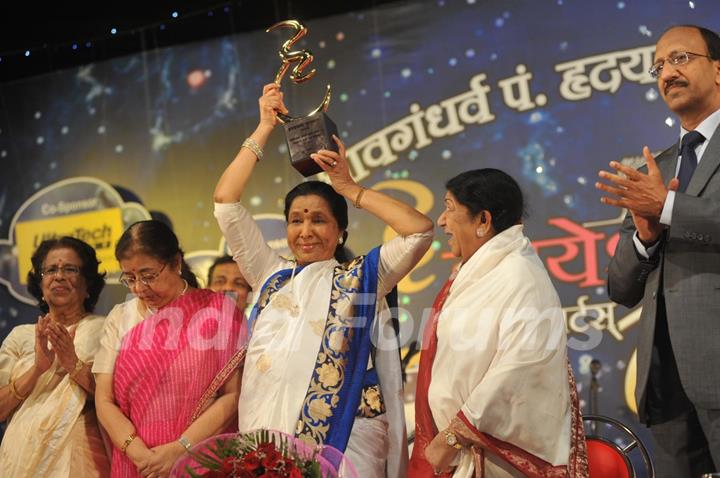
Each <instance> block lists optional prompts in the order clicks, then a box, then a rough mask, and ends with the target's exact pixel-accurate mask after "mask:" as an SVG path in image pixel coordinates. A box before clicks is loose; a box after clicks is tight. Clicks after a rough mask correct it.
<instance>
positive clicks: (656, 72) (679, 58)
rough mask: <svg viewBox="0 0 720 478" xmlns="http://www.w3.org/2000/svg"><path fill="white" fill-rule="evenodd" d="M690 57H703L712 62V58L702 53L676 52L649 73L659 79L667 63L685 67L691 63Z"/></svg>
mask: <svg viewBox="0 0 720 478" xmlns="http://www.w3.org/2000/svg"><path fill="white" fill-rule="evenodd" d="M690 55H692V56H701V57H703V58H709V59H710V60H712V57H710V56H708V55H701V54H700V53H693V52H691V51H675V52H673V53H670V56H668V57H667V58H666V59H663V60H658V61H656V62H655V63H654V64H653V66H651V67H650V69H649V70H648V73H650V76H652V77H653V78H655V79H658V78H659V77H660V74H661V73H662V71H663V66H664V65H665V62H668V63H670V64H671V65H672V66H680V65H685V64H687V62H689V61H690Z"/></svg>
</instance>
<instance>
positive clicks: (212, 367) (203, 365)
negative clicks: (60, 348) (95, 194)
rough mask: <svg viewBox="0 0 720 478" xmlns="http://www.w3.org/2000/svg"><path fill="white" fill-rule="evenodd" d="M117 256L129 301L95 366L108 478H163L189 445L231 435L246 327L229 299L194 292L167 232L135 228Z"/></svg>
mask: <svg viewBox="0 0 720 478" xmlns="http://www.w3.org/2000/svg"><path fill="white" fill-rule="evenodd" d="M115 255H116V257H117V259H118V261H119V262H120V268H121V270H122V275H121V279H120V280H121V282H122V283H123V284H125V285H126V286H127V287H128V288H129V289H130V290H131V291H132V292H133V293H134V294H135V296H136V297H135V298H133V299H131V300H129V301H127V302H124V303H122V304H119V305H117V306H115V308H114V309H113V310H112V311H111V312H110V314H109V315H108V317H107V320H106V326H105V330H104V334H103V338H102V339H101V347H100V352H98V354H97V357H96V360H95V364H94V366H93V372H94V373H95V374H96V377H97V378H96V381H97V388H96V396H95V400H96V404H97V409H98V418H99V420H100V423H101V424H102V425H103V427H104V428H105V430H106V431H107V433H108V435H109V436H110V439H111V441H112V443H113V457H112V467H111V476H112V477H138V476H141V477H151V478H157V477H166V476H168V475H169V473H170V470H171V468H172V466H173V464H174V463H175V461H176V460H177V459H178V458H180V457H181V456H182V455H183V454H185V453H186V452H187V450H188V449H190V447H191V446H192V445H193V444H194V443H197V442H199V441H202V440H204V439H206V438H208V437H210V436H213V435H216V434H218V433H222V432H227V431H233V427H234V426H236V421H237V402H238V397H239V393H240V371H241V368H242V364H243V361H244V357H245V345H246V342H247V327H246V325H245V322H244V319H243V316H242V311H240V310H239V309H237V307H236V306H235V303H234V301H232V299H230V298H226V297H225V296H224V295H222V294H220V293H217V292H213V291H210V290H203V289H197V288H196V286H197V282H196V280H195V277H194V276H193V275H192V273H191V272H190V270H189V268H188V266H187V264H185V262H184V260H183V259H182V251H181V250H180V247H179V245H178V240H177V237H176V236H175V234H174V233H173V232H172V231H171V230H170V228H169V227H167V226H166V225H165V224H163V223H161V222H159V221H142V222H138V223H135V224H133V225H132V226H130V227H129V228H128V230H127V231H125V233H124V234H123V236H122V237H121V238H120V240H119V241H118V245H117V247H116V249H115Z"/></svg>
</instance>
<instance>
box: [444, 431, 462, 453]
mask: <svg viewBox="0 0 720 478" xmlns="http://www.w3.org/2000/svg"><path fill="white" fill-rule="evenodd" d="M443 435H445V443H446V444H447V446H451V447H453V448H455V449H456V450H462V447H463V446H462V445H461V444H460V442H458V439H457V436H455V434H454V433H453V432H451V431H450V430H445V431H443Z"/></svg>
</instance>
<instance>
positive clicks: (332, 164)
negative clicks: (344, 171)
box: [330, 160, 337, 168]
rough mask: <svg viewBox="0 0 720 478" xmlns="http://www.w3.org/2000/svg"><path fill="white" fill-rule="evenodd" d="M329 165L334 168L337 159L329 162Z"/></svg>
mask: <svg viewBox="0 0 720 478" xmlns="http://www.w3.org/2000/svg"><path fill="white" fill-rule="evenodd" d="M330 166H332V167H333V168H334V167H335V166H337V161H335V160H333V162H332V163H330Z"/></svg>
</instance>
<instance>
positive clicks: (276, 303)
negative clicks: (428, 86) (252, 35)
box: [214, 83, 433, 477]
mask: <svg viewBox="0 0 720 478" xmlns="http://www.w3.org/2000/svg"><path fill="white" fill-rule="evenodd" d="M259 105H260V121H259V124H258V126H257V129H256V130H255V131H254V132H253V133H252V135H251V136H250V137H249V138H247V139H246V140H245V142H244V143H243V145H242V147H241V148H240V151H239V153H238V154H237V156H236V157H235V159H234V160H233V162H232V163H230V165H229V166H228V167H227V169H226V170H225V172H224V173H223V175H222V177H221V178H220V180H219V181H218V184H217V186H216V189H215V194H214V199H215V216H216V218H217V220H218V223H219V225H220V228H221V229H222V231H223V234H224V235H225V238H226V240H227V243H228V245H229V247H230V249H231V251H232V254H233V257H234V259H235V261H236V262H237V263H238V265H239V267H240V270H241V271H242V274H243V276H244V277H246V278H247V280H248V282H249V283H250V285H251V287H252V288H253V290H258V291H259V299H258V303H257V305H256V306H255V309H254V310H253V315H254V316H255V321H254V323H255V325H254V330H253V331H252V336H251V339H250V343H249V345H248V351H247V358H246V363H245V364H246V365H245V370H244V372H243V377H242V392H241V395H240V401H239V430H240V431H241V432H244V431H250V430H253V429H261V428H265V429H271V430H278V431H281V432H285V433H290V434H293V435H295V436H296V437H299V438H301V439H302V440H304V441H305V442H308V443H310V444H315V445H331V446H333V447H335V448H337V449H338V450H340V451H342V452H344V453H345V455H346V457H348V458H349V459H350V461H351V462H352V463H353V465H354V466H355V468H356V469H357V471H358V474H359V476H363V477H383V476H389V477H404V476H405V475H406V466H407V446H406V441H405V425H404V415H403V404H402V398H401V391H402V380H401V373H400V360H399V354H398V351H397V341H396V339H395V334H394V332H393V327H392V324H391V320H390V314H389V311H388V308H387V303H386V300H385V296H386V295H387V294H388V293H389V292H390V291H391V290H392V289H393V288H394V287H395V285H396V284H397V283H398V281H400V280H401V279H402V278H403V277H404V276H405V275H406V274H407V273H409V272H410V270H411V269H412V268H413V267H414V266H415V265H416V264H417V263H418V261H419V260H420V259H421V258H422V256H423V255H424V254H425V252H426V251H427V249H428V248H429V247H430V244H431V241H432V230H433V223H432V221H431V220H430V219H429V218H427V217H426V216H424V215H423V214H421V213H420V212H418V211H417V210H415V209H413V208H412V207H410V206H408V205H407V204H404V203H402V202H400V201H398V200H395V199H393V198H391V197H389V196H387V195H385V194H382V193H380V192H377V191H373V190H370V189H366V188H363V187H361V186H360V185H358V184H357V183H356V182H355V181H354V180H353V179H352V178H351V176H350V171H349V167H348V162H347V159H346V157H345V146H344V144H343V143H342V142H341V141H340V140H339V139H338V138H337V137H336V136H335V137H334V141H335V142H336V144H337V146H338V149H339V152H337V153H336V152H334V151H329V150H320V151H318V152H317V153H314V154H312V155H311V157H312V159H313V161H314V162H315V163H316V164H317V165H318V166H319V167H320V168H321V169H322V170H323V171H325V172H326V173H327V174H328V176H329V178H330V181H331V184H330V185H328V184H326V183H322V182H319V181H309V182H304V183H301V184H299V185H298V186H296V187H295V188H293V189H292V190H291V191H290V192H289V193H288V194H287V196H286V197H285V218H286V220H287V241H288V246H289V247H290V250H291V251H292V253H293V255H294V258H293V259H290V260H288V259H285V258H282V257H280V256H279V255H278V254H277V253H276V252H275V251H274V250H273V249H271V248H270V247H269V246H268V245H267V244H266V242H265V240H264V238H263V237H262V234H261V232H260V229H259V228H258V226H257V225H256V224H255V221H254V220H253V218H252V216H251V215H250V213H249V212H248V211H247V210H246V209H245V207H244V206H243V205H242V204H241V202H240V200H241V197H242V194H243V191H244V190H245V186H246V184H247V183H248V181H249V180H250V177H251V175H252V172H253V170H254V169H255V168H256V167H263V165H262V163H263V162H264V161H263V147H264V146H265V144H266V142H267V140H268V138H269V136H270V134H271V133H272V131H273V129H274V128H275V126H276V125H277V124H278V122H279V120H278V117H277V116H278V114H287V109H286V108H285V104H284V102H283V94H282V92H281V91H280V88H279V86H278V85H277V84H275V83H273V84H269V85H266V86H265V87H264V88H263V95H262V97H261V98H260V100H259ZM346 200H349V201H351V202H352V203H353V204H354V206H355V207H356V208H359V209H365V210H366V211H368V212H370V213H371V214H373V215H374V216H376V217H377V218H379V219H380V220H382V221H383V222H384V223H385V224H387V225H389V226H390V227H392V228H393V229H394V230H395V231H396V232H397V233H398V236H397V237H395V238H394V239H392V240H390V241H388V242H386V243H385V244H383V245H381V246H379V247H376V248H375V249H373V250H371V251H370V252H369V253H368V254H367V255H364V256H358V257H355V258H352V259H350V260H349V261H348V260H345V259H344V257H343V254H344V252H345V251H344V247H343V246H344V244H345V241H346V240H347V236H348V234H347V225H348V216H347V203H346ZM378 337H380V338H381V340H382V341H381V342H378V341H377V340H376V339H377V338H378ZM388 337H391V339H390V340H388V339H387V338H388Z"/></svg>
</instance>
